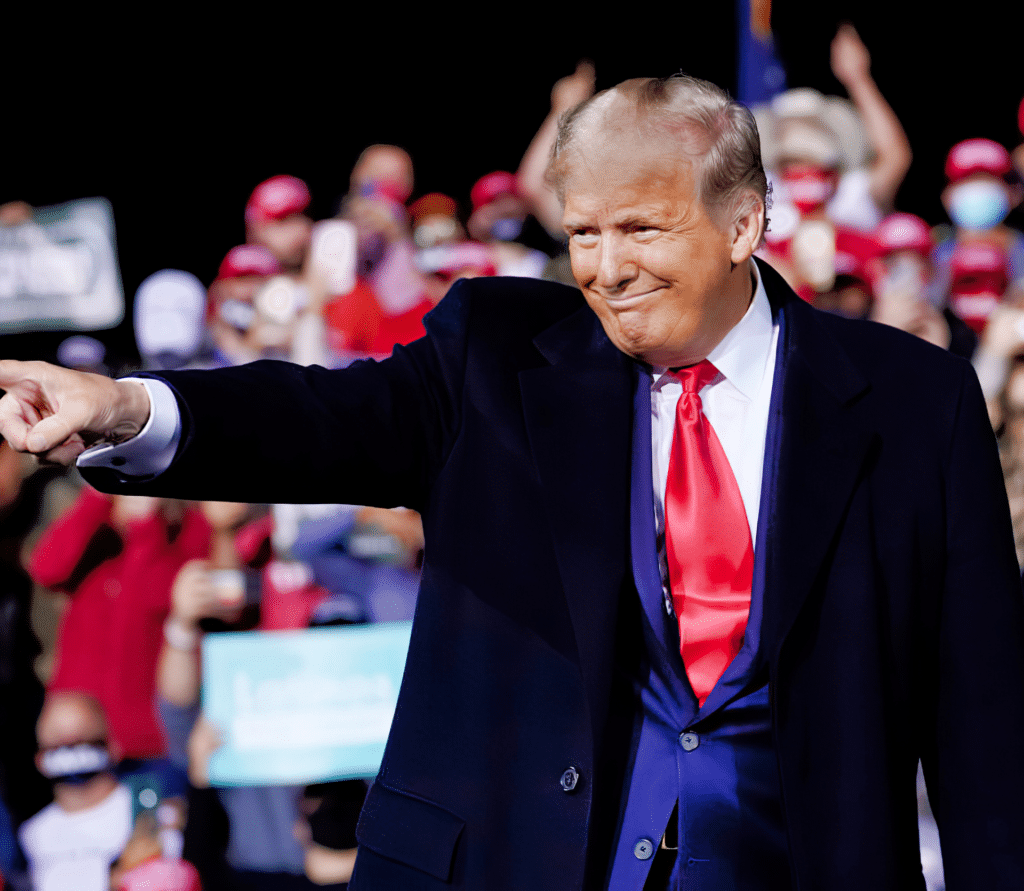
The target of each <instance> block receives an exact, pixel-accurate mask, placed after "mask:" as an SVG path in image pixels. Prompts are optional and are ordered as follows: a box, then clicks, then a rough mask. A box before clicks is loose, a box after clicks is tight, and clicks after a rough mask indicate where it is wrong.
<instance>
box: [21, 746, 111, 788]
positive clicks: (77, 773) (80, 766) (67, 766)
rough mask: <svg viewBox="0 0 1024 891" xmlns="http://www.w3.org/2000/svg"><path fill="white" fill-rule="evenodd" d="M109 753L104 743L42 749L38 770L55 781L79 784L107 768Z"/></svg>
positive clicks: (109, 764) (108, 765) (108, 766)
mask: <svg viewBox="0 0 1024 891" xmlns="http://www.w3.org/2000/svg"><path fill="white" fill-rule="evenodd" d="M110 766H111V763H110V753H109V752H108V751H107V746H106V744H105V743H101V742H93V743H76V744H75V745H71V746H57V747H56V748H54V749H47V750H46V751H44V752H43V753H42V754H41V756H40V759H39V772H40V773H41V774H42V775H43V776H44V777H46V778H47V779H50V780H54V781H55V782H61V783H71V784H73V785H79V784H81V783H85V782H87V781H89V780H91V779H92V778H93V777H94V776H96V774H98V773H100V772H102V771H104V770H107V769H109V768H110Z"/></svg>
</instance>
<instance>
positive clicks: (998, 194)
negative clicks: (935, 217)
mask: <svg viewBox="0 0 1024 891" xmlns="http://www.w3.org/2000/svg"><path fill="white" fill-rule="evenodd" d="M1009 212H1010V200H1009V198H1008V197H1007V195H1006V189H1005V188H1003V186H1001V185H1000V184H999V183H997V182H987V181H983V180H982V181H977V182H973V183H962V184H961V185H958V186H954V187H953V189H952V191H951V192H950V195H949V218H950V219H951V220H952V221H953V222H954V223H955V224H956V226H957V227H958V228H960V229H991V228H992V227H993V226H998V225H999V224H1000V223H1001V222H1002V221H1003V220H1004V219H1006V215H1007V214H1008V213H1009Z"/></svg>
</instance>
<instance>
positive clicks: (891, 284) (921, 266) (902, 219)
mask: <svg viewBox="0 0 1024 891" xmlns="http://www.w3.org/2000/svg"><path fill="white" fill-rule="evenodd" d="M875 241H876V242H877V244H878V261H877V263H876V264H875V267H874V275H873V277H874V280H875V286H874V290H875V308H874V311H873V312H872V315H871V318H873V319H874V320H875V321H876V322H884V323H885V324H887V325H892V326H894V327H896V328H901V329H902V330H904V331H908V332H909V333H911V334H916V335H917V336H918V337H920V338H922V339H923V340H927V341H928V342H929V343H934V344H935V345H936V346H940V347H942V348H943V349H949V350H951V351H952V352H954V353H956V354H957V355H960V356H964V357H965V358H969V357H970V355H971V354H972V353H973V352H974V347H975V344H976V343H977V338H976V337H975V336H974V335H973V334H972V332H971V331H970V329H968V328H967V327H966V326H965V325H964V324H963V322H961V321H959V320H958V319H957V317H956V316H955V315H954V314H953V313H952V312H950V311H949V310H946V311H945V313H943V312H940V311H939V309H938V308H937V307H938V306H940V305H941V299H940V298H939V297H938V295H937V294H936V293H935V270H934V268H933V267H932V262H931V253H932V249H933V247H934V242H933V241H932V236H931V229H930V228H929V226H928V224H927V223H926V222H925V221H924V220H922V219H921V218H920V217H918V216H914V215H913V214H908V213H894V214H890V215H889V216H887V217H886V218H885V219H884V220H882V222H881V224H880V225H879V227H878V229H877V230H876V231H875Z"/></svg>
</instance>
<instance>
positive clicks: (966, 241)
mask: <svg viewBox="0 0 1024 891" xmlns="http://www.w3.org/2000/svg"><path fill="white" fill-rule="evenodd" d="M946 180H947V185H946V188H945V189H943V192H942V204H943V206H944V207H945V208H946V213H947V214H949V218H950V220H952V222H953V232H952V234H951V235H950V236H949V237H948V238H946V239H945V240H943V241H942V242H940V243H939V244H938V245H937V246H936V247H935V252H934V257H933V260H934V263H935V267H936V270H937V276H938V287H939V288H940V291H941V293H942V294H943V296H944V297H945V298H946V299H947V300H948V301H949V303H950V306H951V308H952V309H953V311H954V312H956V313H957V315H959V316H960V317H961V318H962V319H963V320H964V321H965V322H967V323H968V324H969V325H970V326H971V327H972V328H974V330H975V331H981V330H982V329H983V328H984V326H985V323H986V320H987V318H988V316H989V315H990V314H991V312H992V310H993V309H994V308H995V305H996V304H997V303H998V302H999V300H1000V299H1002V296H1003V294H1004V293H1005V292H1006V289H1007V288H1008V287H1010V286H1011V285H1012V286H1013V287H1015V288H1016V287H1019V286H1020V285H1021V284H1022V283H1024V234H1021V233H1020V232H1018V231H1017V230H1016V229H1012V228H1010V227H1009V226H1007V225H1006V223H1005V220H1006V216H1007V214H1008V213H1009V212H1010V210H1011V209H1012V208H1013V207H1014V206H1016V205H1017V204H1018V203H1019V202H1020V198H1021V190H1020V184H1019V181H1018V180H1017V177H1016V174H1015V172H1014V170H1013V164H1012V162H1011V160H1010V153H1009V152H1008V151H1007V150H1006V149H1005V148H1003V146H1001V145H1000V144H999V143H998V142H993V141H992V140H991V139H965V140H964V141H963V142H958V143H957V144H956V145H954V146H953V148H952V149H950V151H949V154H948V155H947V156H946ZM954 259H956V260H958V261H959V262H958V263H955V262H954ZM999 267H1002V268H1001V270H1000V269H999ZM957 273H959V274H960V275H961V281H960V282H959V283H957V282H956V281H955V279H956V275H957ZM979 286H980V287H979ZM958 287H959V290H957V288H958Z"/></svg>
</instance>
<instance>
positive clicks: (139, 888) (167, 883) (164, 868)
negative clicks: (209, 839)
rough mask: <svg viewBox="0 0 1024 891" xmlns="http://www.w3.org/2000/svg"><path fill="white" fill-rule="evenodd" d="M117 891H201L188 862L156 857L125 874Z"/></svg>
mask: <svg viewBox="0 0 1024 891" xmlns="http://www.w3.org/2000/svg"><path fill="white" fill-rule="evenodd" d="M117 891H202V884H201V883H200V881H199V873H198V872H197V871H196V868H195V867H194V866H193V865H192V864H191V863H189V862H188V861H186V860H177V859H172V858H170V857H156V858H154V859H152V860H147V861H146V862H145V863H142V864H140V865H139V866H136V867H135V869H131V870H129V871H128V872H126V873H125V874H124V877H123V878H122V879H121V882H120V884H119V885H118V886H117Z"/></svg>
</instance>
